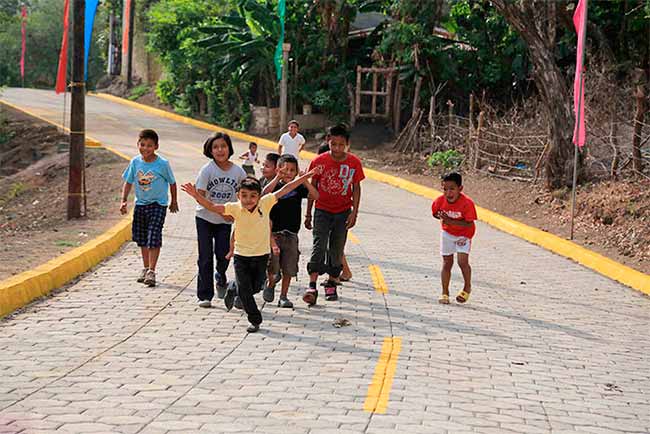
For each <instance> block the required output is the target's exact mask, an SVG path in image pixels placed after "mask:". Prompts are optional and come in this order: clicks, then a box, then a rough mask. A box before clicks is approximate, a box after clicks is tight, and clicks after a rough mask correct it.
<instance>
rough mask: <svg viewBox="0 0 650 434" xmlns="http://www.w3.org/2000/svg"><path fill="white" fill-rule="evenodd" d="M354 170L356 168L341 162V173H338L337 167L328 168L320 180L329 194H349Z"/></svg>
mask: <svg viewBox="0 0 650 434" xmlns="http://www.w3.org/2000/svg"><path fill="white" fill-rule="evenodd" d="M354 171H355V169H351V168H350V166H348V165H347V164H341V166H340V167H339V173H336V169H331V170H327V171H326V172H325V173H323V176H322V178H321V181H320V182H321V183H322V188H323V190H325V191H326V192H327V193H329V194H333V195H341V196H347V194H348V190H349V189H350V184H352V179H353V178H354Z"/></svg>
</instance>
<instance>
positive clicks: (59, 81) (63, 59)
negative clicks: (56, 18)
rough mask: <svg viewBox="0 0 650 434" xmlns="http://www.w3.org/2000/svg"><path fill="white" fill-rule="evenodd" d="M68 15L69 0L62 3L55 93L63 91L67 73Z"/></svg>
mask: <svg viewBox="0 0 650 434" xmlns="http://www.w3.org/2000/svg"><path fill="white" fill-rule="evenodd" d="M69 17H70V0H65V2H64V3H63V39H62V41H61V52H60V53H59V69H58V71H57V74H56V88H55V90H56V93H57V94H58V93H62V92H65V88H66V79H67V74H68V22H69V20H68V18H69Z"/></svg>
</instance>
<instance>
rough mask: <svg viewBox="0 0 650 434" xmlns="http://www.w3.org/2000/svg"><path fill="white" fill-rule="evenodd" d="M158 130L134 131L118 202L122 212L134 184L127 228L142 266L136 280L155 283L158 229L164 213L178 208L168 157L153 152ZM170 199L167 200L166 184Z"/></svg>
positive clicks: (125, 209)
mask: <svg viewBox="0 0 650 434" xmlns="http://www.w3.org/2000/svg"><path fill="white" fill-rule="evenodd" d="M157 150H158V134H156V132H155V131H154V130H142V131H140V134H139V135H138V151H140V155H138V156H137V157H134V158H133V159H132V160H131V162H130V163H129V167H127V169H126V170H125V171H124V173H123V174H122V178H123V179H124V185H123V187H122V204H121V205H120V212H121V213H122V214H126V212H127V202H128V199H129V193H130V192H131V186H132V185H133V184H135V210H134V211H133V224H132V225H131V232H132V236H133V241H135V242H136V244H137V245H138V247H140V252H141V254H142V263H143V266H144V268H143V269H142V272H141V273H140V276H139V277H138V282H140V283H144V284H145V285H147V286H156V265H157V263H158V257H159V255H160V248H161V247H162V230H163V226H164V224H165V215H166V214H167V205H168V204H169V212H172V213H175V212H178V198H177V190H176V179H174V174H173V173H172V168H171V166H170V165H169V161H167V160H166V159H164V158H163V157H161V156H160V155H157V154H156V151H157ZM168 187H169V192H170V193H171V196H172V200H171V203H169V198H168V196H167V188H168Z"/></svg>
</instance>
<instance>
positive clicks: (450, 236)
mask: <svg viewBox="0 0 650 434" xmlns="http://www.w3.org/2000/svg"><path fill="white" fill-rule="evenodd" d="M442 189H443V191H444V194H443V195H442V196H440V197H438V198H437V199H436V200H434V201H433V204H432V205H431V213H432V214H433V217H435V218H437V219H439V220H440V222H441V224H442V230H441V231H440V255H441V256H442V271H441V273H440V277H441V280H442V296H441V297H440V299H438V302H439V303H441V304H449V282H450V280H451V269H452V267H453V265H454V253H455V254H456V255H457V256H458V266H459V267H460V270H461V271H462V273H463V280H464V281H465V285H464V286H463V290H462V291H461V292H459V293H458V295H457V296H456V301H457V302H458V303H465V302H466V301H467V300H469V296H470V293H471V292H472V268H471V267H470V266H469V252H470V249H471V246H472V238H473V237H474V233H475V232H476V225H475V224H474V221H475V220H476V208H475V207H474V202H472V199H470V198H469V197H467V196H465V195H464V194H463V193H462V191H463V178H462V177H461V176H460V174H458V173H450V174H448V175H445V176H444V177H443V178H442Z"/></svg>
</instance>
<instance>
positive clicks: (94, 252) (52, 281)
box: [0, 99, 131, 318]
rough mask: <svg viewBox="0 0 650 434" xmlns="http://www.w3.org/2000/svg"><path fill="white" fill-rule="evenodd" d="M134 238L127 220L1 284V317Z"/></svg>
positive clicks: (71, 277)
mask: <svg viewBox="0 0 650 434" xmlns="http://www.w3.org/2000/svg"><path fill="white" fill-rule="evenodd" d="M0 103H1V104H4V105H6V106H8V107H11V108H12V109H14V110H18V111H20V112H23V113H25V114H26V115H28V116H32V117H35V118H37V119H39V120H42V121H43V122H47V123H49V124H52V125H55V126H56V127H58V128H62V126H61V125H58V124H56V123H55V122H52V121H49V120H47V119H44V118H42V117H40V116H38V115H35V114H34V113H31V112H29V111H27V110H24V109H22V108H20V107H17V106H15V105H12V104H9V103H7V102H6V101H3V100H1V99H0ZM89 143H90V145H89ZM86 146H92V147H98V146H101V144H100V143H99V141H97V140H94V139H86ZM104 147H105V148H106V149H108V150H109V151H111V152H113V153H115V154H117V155H119V156H120V157H122V158H127V159H128V157H126V156H125V155H124V154H122V153H120V152H117V151H115V150H113V149H111V148H109V147H107V146H104ZM130 239H131V218H130V217H127V218H124V219H122V220H121V221H120V222H119V223H117V224H116V225H115V226H113V227H112V228H110V229H109V230H107V231H106V232H104V233H103V234H102V235H99V236H98V237H96V238H94V239H92V240H91V241H89V242H87V243H85V244H84V245H83V246H80V247H77V248H76V249H74V250H71V251H69V252H67V253H64V254H63V255H61V256H59V257H57V258H54V259H52V260H51V261H48V262H46V263H45V264H42V265H40V266H38V267H36V268H35V269H33V270H29V271H25V272H23V273H20V274H18V275H16V276H13V277H10V278H8V279H5V280H2V281H0V318H2V317H3V316H5V315H8V314H10V313H11V312H13V311H14V310H16V309H18V308H20V307H23V306H25V305H27V304H28V303H30V302H31V301H33V300H35V299H37V298H38V297H42V296H44V295H47V294H48V293H49V292H51V291H52V290H53V289H56V288H59V287H60V286H62V285H64V284H66V283H67V282H69V281H70V280H72V279H74V278H75V277H77V276H79V275H80V274H82V273H85V272H86V271H88V270H89V269H91V268H92V267H94V266H95V265H97V264H99V263H100V262H101V261H103V260H104V259H106V258H107V257H109V256H111V255H112V254H113V253H115V252H117V251H118V250H119V248H120V247H121V246H122V244H124V243H125V242H126V241H128V240H130Z"/></svg>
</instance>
